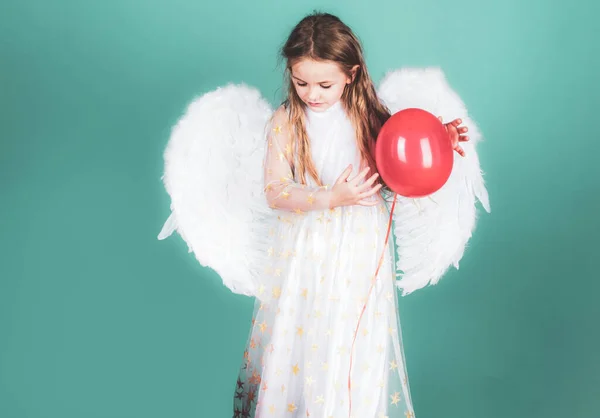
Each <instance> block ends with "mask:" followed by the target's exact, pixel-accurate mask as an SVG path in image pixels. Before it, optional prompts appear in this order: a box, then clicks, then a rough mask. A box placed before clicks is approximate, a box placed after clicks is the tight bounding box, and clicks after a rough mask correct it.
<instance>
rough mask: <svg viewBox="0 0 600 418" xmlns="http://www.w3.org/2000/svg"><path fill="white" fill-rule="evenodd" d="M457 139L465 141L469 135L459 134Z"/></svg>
mask: <svg viewBox="0 0 600 418" xmlns="http://www.w3.org/2000/svg"><path fill="white" fill-rule="evenodd" d="M458 140H459V141H460V142H466V141H468V140H469V137H468V136H467V135H461V136H459V137H458Z"/></svg>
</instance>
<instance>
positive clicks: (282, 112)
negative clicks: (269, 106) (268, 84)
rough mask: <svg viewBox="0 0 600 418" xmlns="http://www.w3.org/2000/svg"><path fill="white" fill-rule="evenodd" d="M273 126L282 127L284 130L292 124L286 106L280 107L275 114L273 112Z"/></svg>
mask: <svg viewBox="0 0 600 418" xmlns="http://www.w3.org/2000/svg"><path fill="white" fill-rule="evenodd" d="M271 121H272V125H274V126H281V127H282V128H284V127H287V125H289V123H290V118H289V114H288V111H287V109H286V107H285V105H281V106H279V107H278V108H277V109H276V110H275V112H273V117H272V118H271Z"/></svg>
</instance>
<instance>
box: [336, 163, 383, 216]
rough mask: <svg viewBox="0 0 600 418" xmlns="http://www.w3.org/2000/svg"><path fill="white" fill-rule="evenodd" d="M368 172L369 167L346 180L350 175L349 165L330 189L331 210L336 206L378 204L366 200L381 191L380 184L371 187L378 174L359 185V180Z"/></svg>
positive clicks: (350, 166)
mask: <svg viewBox="0 0 600 418" xmlns="http://www.w3.org/2000/svg"><path fill="white" fill-rule="evenodd" d="M368 172H369V167H366V168H365V169H364V170H363V171H361V172H360V173H358V174H357V175H356V176H355V177H354V178H352V179H350V180H348V177H349V176H350V173H352V165H349V166H348V167H347V168H346V169H345V170H344V172H343V173H342V174H341V175H340V177H338V179H337V180H336V182H335V184H334V185H333V188H332V189H331V191H332V193H333V195H332V198H331V205H330V206H331V208H335V207H338V206H351V205H361V206H375V205H378V204H379V203H380V202H379V201H377V200H366V199H367V198H369V197H371V196H373V195H374V194H375V193H377V192H378V191H379V189H381V184H378V185H376V186H375V187H371V186H372V185H373V183H374V182H375V180H377V177H379V174H377V173H375V174H373V175H372V176H371V177H369V179H368V180H367V181H365V182H364V183H363V184H360V182H361V180H362V179H363V178H364V177H365V176H366V175H367V173H368Z"/></svg>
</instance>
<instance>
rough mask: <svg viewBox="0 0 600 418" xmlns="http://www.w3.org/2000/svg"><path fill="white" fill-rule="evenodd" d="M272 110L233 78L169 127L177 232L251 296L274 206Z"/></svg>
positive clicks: (168, 180) (169, 183)
mask: <svg viewBox="0 0 600 418" xmlns="http://www.w3.org/2000/svg"><path fill="white" fill-rule="evenodd" d="M272 113H273V110H272V109H271V107H270V106H269V104H268V103H267V102H266V101H265V100H264V99H263V97H262V96H261V94H260V93H259V91H258V90H256V89H254V88H251V87H248V86H246V85H245V84H240V85H234V84H229V85H227V86H224V87H219V88H217V89H216V90H214V91H211V92H209V93H206V94H204V95H202V96H200V97H198V98H195V99H194V100H193V101H192V102H191V103H190V104H189V105H188V107H187V109H186V111H185V113H184V114H183V116H182V117H181V118H180V119H179V120H178V122H177V123H176V125H175V126H174V127H173V129H172V131H171V136H170V138H169V141H168V144H167V147H166V149H165V152H164V159H165V168H164V170H165V171H164V175H163V177H162V178H163V182H164V185H165V188H166V190H167V192H168V194H169V195H170V197H171V211H172V213H171V215H170V216H169V218H168V219H167V221H166V222H165V224H164V226H163V228H162V230H161V231H160V233H159V235H158V239H161V240H162V239H165V238H167V237H168V236H170V235H171V234H172V233H173V232H174V231H177V232H178V233H179V235H180V236H181V237H182V238H183V239H184V241H185V242H186V243H187V245H188V248H189V251H190V252H193V253H194V255H195V257H196V259H197V260H198V261H199V262H200V264H201V265H203V266H208V267H210V268H212V269H213V270H215V271H216V272H217V273H218V274H219V276H220V277H221V279H222V280H223V284H224V285H225V286H227V287H228V288H229V289H230V290H231V291H232V292H234V293H238V294H243V295H248V296H254V295H255V291H256V283H257V281H256V275H257V274H260V260H261V258H262V256H261V252H262V250H263V249H264V246H265V245H266V244H265V240H266V239H267V234H266V232H265V225H266V224H267V222H265V219H266V218H267V217H268V216H269V213H271V212H272V211H270V209H269V208H268V206H267V202H266V199H265V196H264V193H263V172H262V162H263V157H264V149H265V148H264V147H265V126H266V124H267V122H268V120H269V118H270V117H271V115H272Z"/></svg>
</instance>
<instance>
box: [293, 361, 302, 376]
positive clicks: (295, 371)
mask: <svg viewBox="0 0 600 418" xmlns="http://www.w3.org/2000/svg"><path fill="white" fill-rule="evenodd" d="M299 372H300V367H298V363H296V364H294V365H293V366H292V373H294V376H298V373H299Z"/></svg>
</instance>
